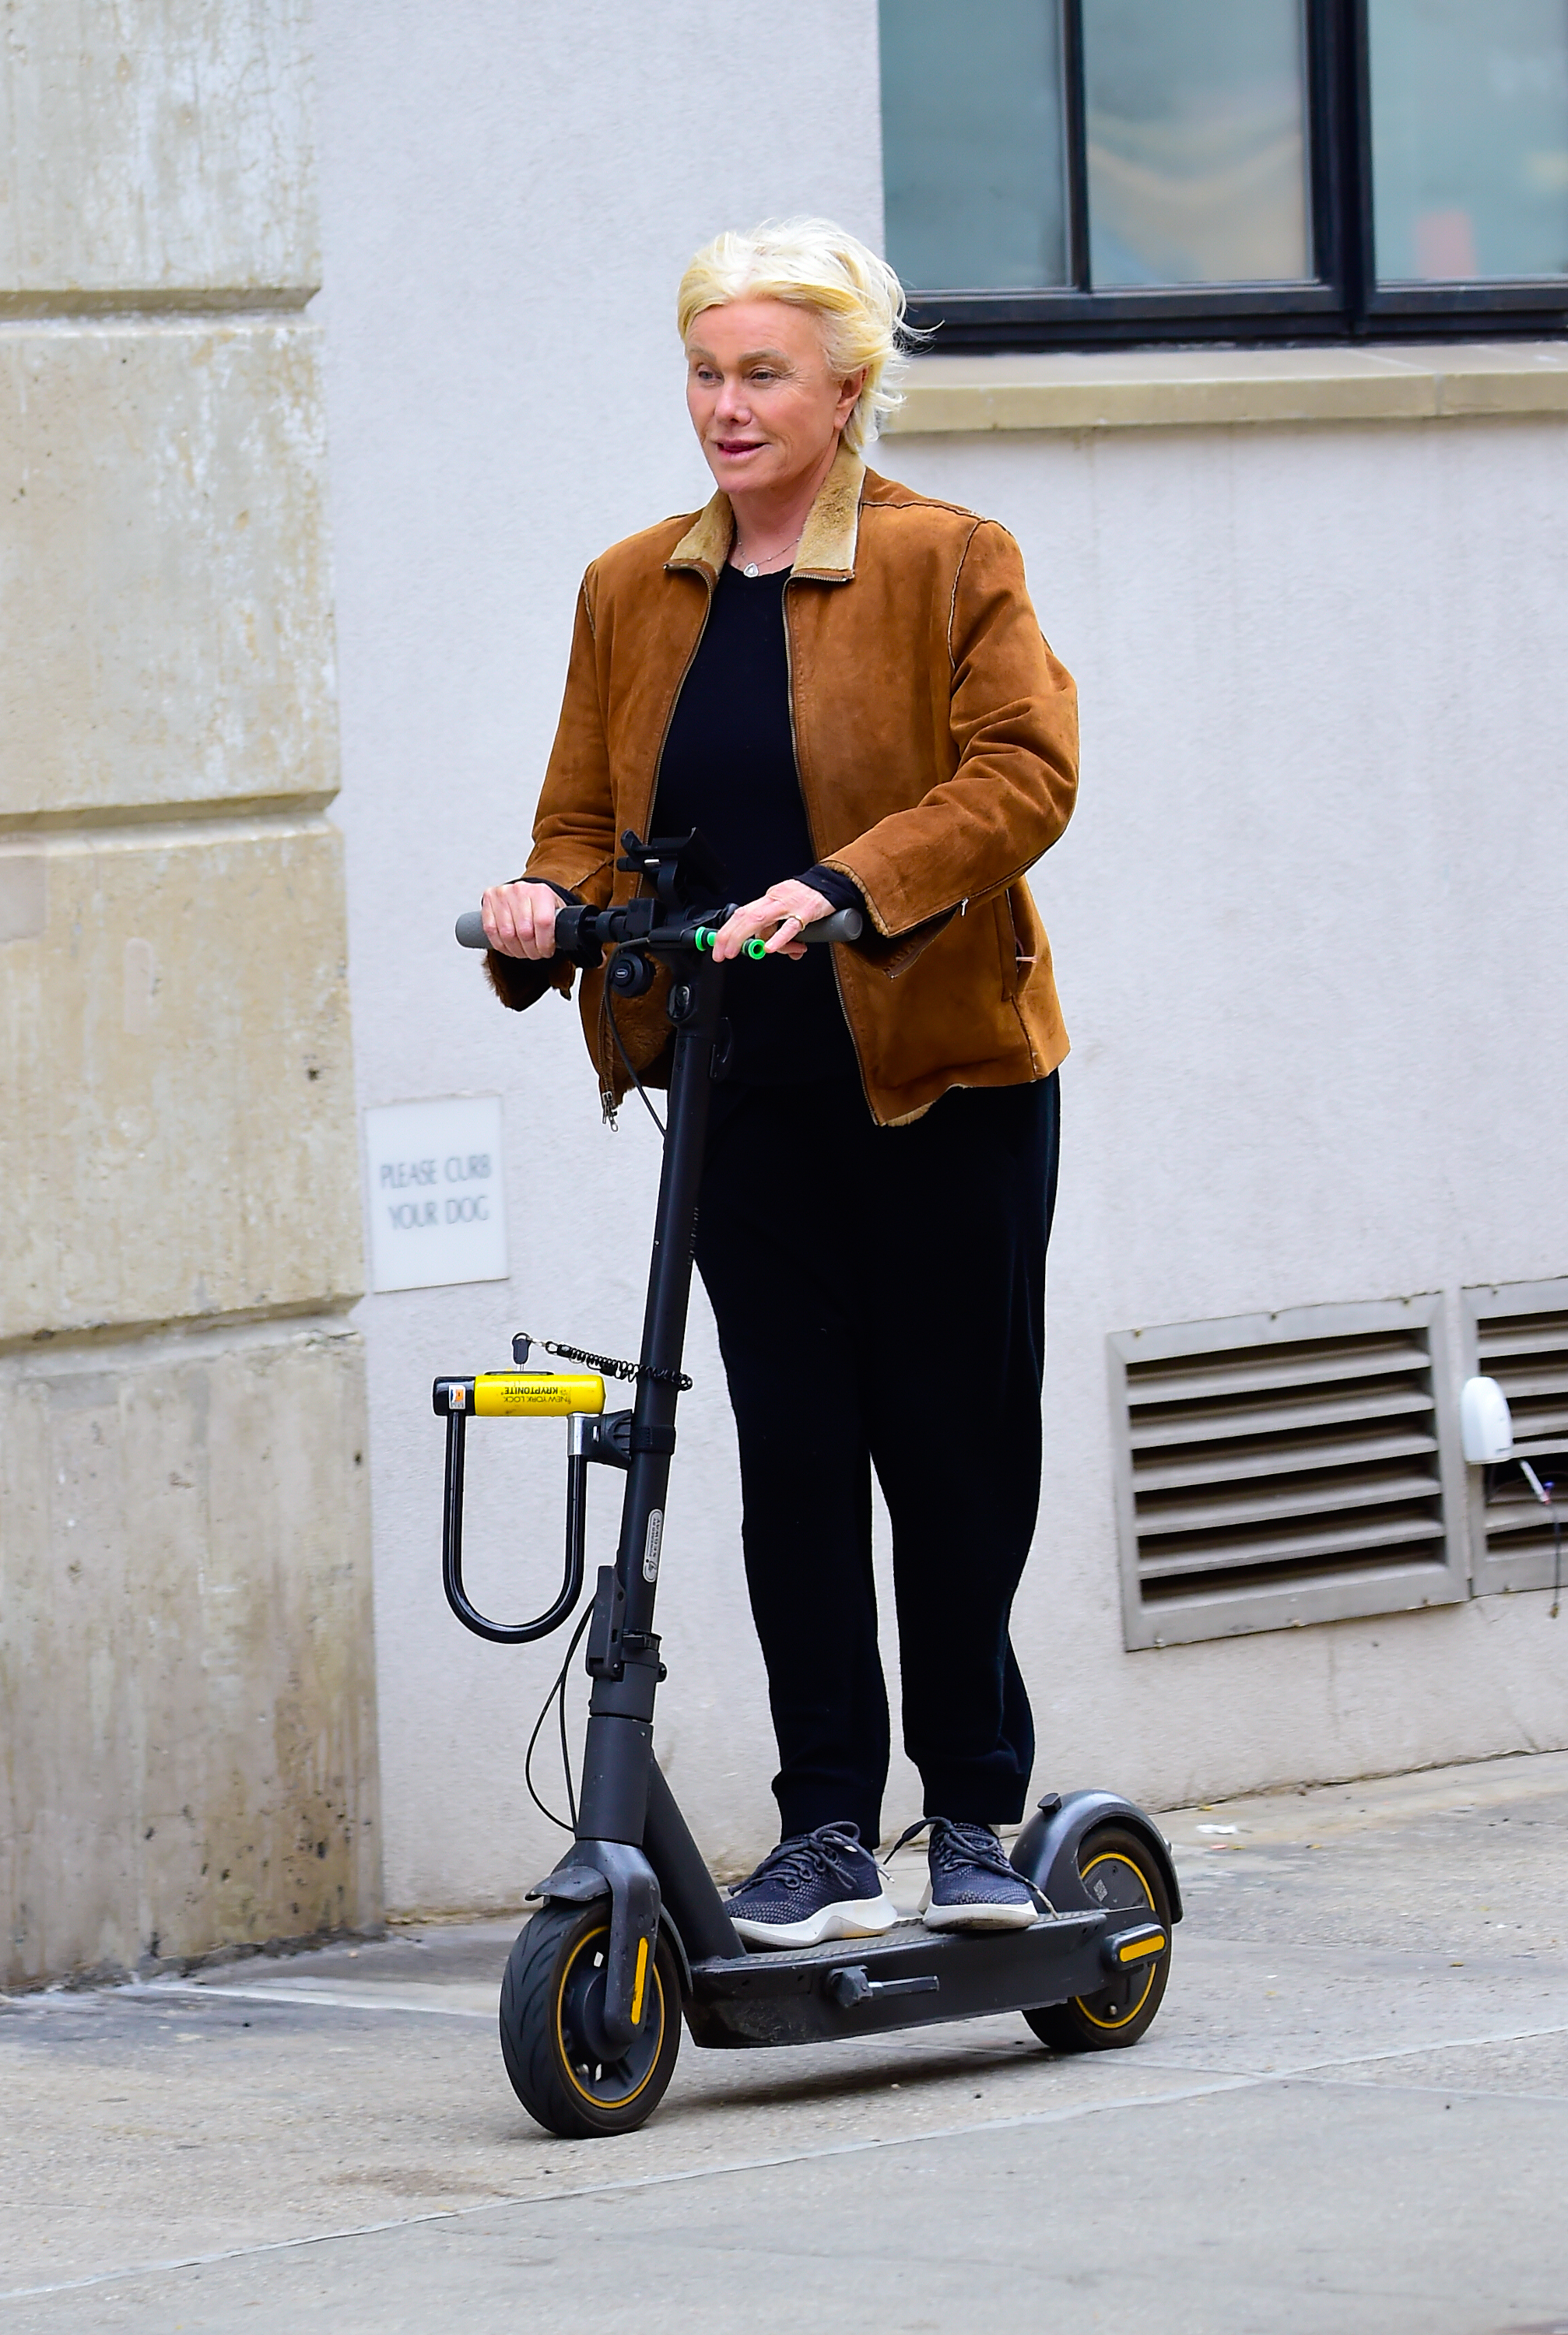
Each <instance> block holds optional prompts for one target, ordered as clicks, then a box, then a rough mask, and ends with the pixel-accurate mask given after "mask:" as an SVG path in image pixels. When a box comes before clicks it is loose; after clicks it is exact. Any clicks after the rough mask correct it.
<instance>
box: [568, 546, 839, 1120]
mask: <svg viewBox="0 0 1568 2335" xmlns="http://www.w3.org/2000/svg"><path fill="white" fill-rule="evenodd" d="M697 573H698V575H699V576H702V584H703V588H704V589H705V591H706V592H707V595H708V605H707V606H706V608H704V610H703V611H702V623H701V624H700V625H698V627H697V637H696V639H695V640H694V641H693V642H692V654H690V656H689V657H688V658H687V659H686V662H685V664H683V665H682V667H681V677H680V679H679V680H678V681H677V682H676V683H675V691H674V694H673V697H672V698H671V700H670V710H669V712H667V713H666V714H665V716H664V727H663V730H662V731H661V732H660V733H659V751H658V752H657V753H656V754H655V755H654V757H653V793H652V794H651V795H650V796H649V798H648V817H649V818H650V819H652V818H653V806H654V804H655V803H656V802H657V801H658V799H659V772H660V770H661V769H662V768H663V761H664V749H665V747H666V746H667V745H668V744H669V742H670V724H671V723H672V722H673V720H674V719H675V708H676V706H677V705H679V703H680V702H681V692H682V690H683V689H684V688H685V686H686V676H687V674H688V673H690V672H691V670H692V666H693V665H694V664H696V662H697V652H698V650H699V649H700V648H701V647H702V635H703V634H704V633H705V632H706V631H707V629H708V619H709V617H710V616H711V615H712V613H713V586H712V585H711V583H710V582H709V581H708V575H707V571H706V569H705V568H702V567H699V568H698V570H697ZM784 655H785V661H786V664H788V661H789V626H788V625H786V626H785V628H784ZM789 728H790V736H791V738H793V736H794V729H795V713H794V708H793V707H791V708H790V713H789ZM795 779H796V784H797V785H799V782H800V774H799V768H797V770H796V774H795ZM806 824H807V827H808V828H809V827H810V824H811V822H810V819H809V818H808V819H807V822H806ZM649 839H650V838H648V837H647V836H644V838H643V840H644V843H646V842H647V841H649ZM610 857H611V859H612V861H613V860H614V858H615V853H614V852H612V853H611V855H610ZM608 994H609V985H608V983H606V984H605V989H604V990H603V991H601V993H600V995H599V1060H600V1064H601V1068H600V1071H599V1107H600V1109H601V1110H602V1112H603V1114H604V1117H605V1122H606V1123H607V1125H608V1126H609V1127H610V1128H611V1129H614V1128H615V1114H616V1112H617V1110H618V1109H619V1108H620V1106H619V1104H618V1103H617V1102H616V1100H615V1085H614V1080H615V1069H614V1064H613V1054H614V1042H613V1041H611V1040H610V1032H609V1026H608V1019H607V1014H606V1009H605V1000H606V998H607V997H608ZM606 1041H610V1042H609V1044H608V1045H606ZM606 1066H608V1067H606Z"/></svg>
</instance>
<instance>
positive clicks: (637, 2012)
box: [632, 1938, 648, 2027]
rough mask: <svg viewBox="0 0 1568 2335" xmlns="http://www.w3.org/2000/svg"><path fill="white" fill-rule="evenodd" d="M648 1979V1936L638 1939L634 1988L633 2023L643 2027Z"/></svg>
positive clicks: (635, 2025)
mask: <svg viewBox="0 0 1568 2335" xmlns="http://www.w3.org/2000/svg"><path fill="white" fill-rule="evenodd" d="M647 1980H648V1941H647V1939H646V1938H639V1939H638V1941H637V1976H636V1981H635V1982H634V1985H633V1988H632V2024H633V2026H634V2027H641V2025H642V2023H643V1989H644V1986H645V1985H646V1984H647Z"/></svg>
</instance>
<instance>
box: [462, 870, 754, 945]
mask: <svg viewBox="0 0 1568 2335" xmlns="http://www.w3.org/2000/svg"><path fill="white" fill-rule="evenodd" d="M796 889H797V890H798V891H799V889H800V887H799V885H797V887H796ZM560 906H561V901H560V896H559V895H558V894H557V893H556V892H553V891H552V890H551V889H550V887H549V886H548V885H547V884H528V883H518V884H494V885H492V886H491V887H490V889H489V891H488V892H487V893H486V894H485V896H484V898H483V899H482V900H481V901H480V903H479V915H480V916H481V917H482V918H483V920H484V927H485V938H486V940H488V941H489V945H490V946H491V947H492V948H493V949H494V950H495V952H496V954H497V955H498V956H527V957H533V958H535V959H537V958H539V957H545V956H554V955H555V954H556V917H557V913H558V912H559V909H560Z"/></svg>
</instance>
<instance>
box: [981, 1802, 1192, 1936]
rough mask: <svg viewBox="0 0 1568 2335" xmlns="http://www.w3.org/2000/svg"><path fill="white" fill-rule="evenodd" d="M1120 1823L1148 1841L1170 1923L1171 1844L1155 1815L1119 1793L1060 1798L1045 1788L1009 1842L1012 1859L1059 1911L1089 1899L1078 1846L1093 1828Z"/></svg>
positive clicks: (1178, 1909) (1173, 1896) (1174, 1897)
mask: <svg viewBox="0 0 1568 2335" xmlns="http://www.w3.org/2000/svg"><path fill="white" fill-rule="evenodd" d="M1103 1824H1115V1825H1120V1826H1122V1827H1123V1828H1124V1830H1126V1831H1128V1832H1130V1833H1135V1834H1136V1835H1137V1837H1138V1839H1139V1840H1141V1841H1144V1842H1145V1843H1147V1847H1148V1851H1149V1854H1150V1855H1151V1856H1152V1857H1153V1858H1154V1860H1155V1862H1156V1864H1157V1865H1158V1866H1159V1869H1160V1872H1161V1875H1163V1877H1164V1880H1165V1885H1166V1894H1168V1896H1169V1898H1170V1913H1171V1920H1172V1921H1173V1922H1179V1921H1180V1920H1181V1917H1182V1898H1181V1888H1180V1884H1178V1882H1177V1880H1176V1866H1175V1865H1174V1864H1173V1863H1172V1861H1171V1853H1170V1844H1169V1843H1168V1842H1167V1841H1166V1836H1165V1835H1164V1833H1162V1832H1161V1830H1160V1828H1159V1826H1158V1825H1157V1824H1156V1822H1155V1820H1154V1818H1153V1817H1150V1816H1146V1815H1145V1814H1144V1811H1143V1810H1142V1808H1140V1807H1136V1806H1135V1805H1134V1803H1133V1802H1132V1801H1131V1800H1124V1799H1123V1798H1122V1797H1121V1794H1120V1793H1119V1792H1069V1793H1068V1794H1067V1795H1066V1797H1063V1796H1062V1795H1061V1794H1060V1793H1058V1792H1048V1793H1047V1794H1046V1796H1045V1797H1044V1799H1042V1800H1041V1802H1040V1807H1039V1809H1038V1811H1037V1813H1036V1814H1035V1815H1034V1816H1031V1818H1030V1820H1029V1822H1028V1823H1027V1824H1026V1825H1025V1826H1024V1827H1023V1830H1022V1831H1021V1833H1020V1834H1019V1836H1018V1838H1017V1840H1016V1841H1014V1843H1013V1846H1012V1863H1013V1865H1014V1867H1015V1869H1016V1870H1017V1871H1018V1872H1020V1873H1021V1874H1022V1875H1023V1876H1024V1879H1025V1880H1026V1881H1032V1882H1033V1884H1034V1885H1035V1887H1036V1888H1037V1889H1039V1890H1040V1891H1042V1892H1043V1893H1044V1894H1045V1895H1046V1896H1047V1897H1049V1898H1050V1902H1051V1904H1053V1905H1054V1906H1055V1907H1056V1909H1057V1911H1058V1913H1059V1914H1068V1913H1072V1912H1074V1911H1076V1909H1077V1908H1078V1907H1079V1906H1082V1905H1087V1904H1089V1893H1088V1891H1087V1890H1086V1889H1085V1887H1084V1885H1083V1882H1082V1879H1081V1877H1080V1876H1079V1869H1078V1850H1079V1842H1080V1841H1081V1840H1082V1839H1083V1836H1084V1835H1085V1833H1088V1832H1092V1831H1093V1830H1094V1829H1095V1827H1096V1826H1098V1825H1103Z"/></svg>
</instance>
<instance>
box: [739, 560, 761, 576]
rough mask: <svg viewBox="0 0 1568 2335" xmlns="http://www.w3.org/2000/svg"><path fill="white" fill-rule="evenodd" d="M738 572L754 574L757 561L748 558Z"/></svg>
mask: <svg viewBox="0 0 1568 2335" xmlns="http://www.w3.org/2000/svg"><path fill="white" fill-rule="evenodd" d="M740 573H741V575H742V576H755V575H756V573H757V562H756V561H755V560H754V559H753V560H750V561H749V562H748V563H747V565H746V566H745V567H742V569H741V570H740Z"/></svg>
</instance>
